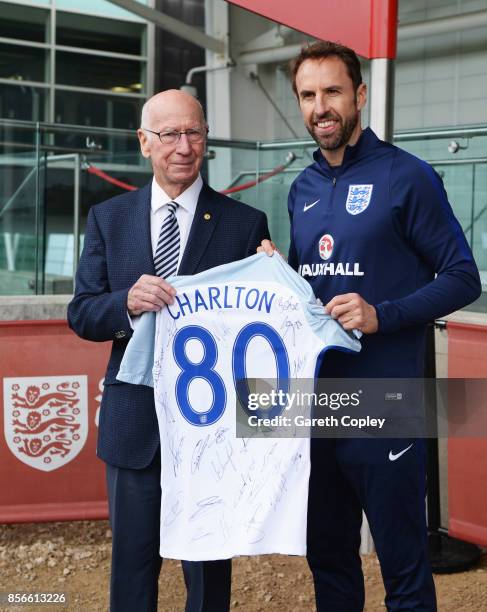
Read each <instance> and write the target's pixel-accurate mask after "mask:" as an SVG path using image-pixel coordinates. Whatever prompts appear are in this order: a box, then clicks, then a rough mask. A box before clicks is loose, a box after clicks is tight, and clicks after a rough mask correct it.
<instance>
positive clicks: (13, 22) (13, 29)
mask: <svg viewBox="0 0 487 612" xmlns="http://www.w3.org/2000/svg"><path fill="white" fill-rule="evenodd" d="M0 13H1V15H2V18H1V19H0V36H3V37H5V38H16V39H19V40H30V41H33V42H46V22H47V15H48V13H47V11H44V10H42V9H35V8H31V7H27V6H18V5H15V4H4V3H3V2H1V3H0Z"/></svg>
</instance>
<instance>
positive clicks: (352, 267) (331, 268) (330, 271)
mask: <svg viewBox="0 0 487 612" xmlns="http://www.w3.org/2000/svg"><path fill="white" fill-rule="evenodd" d="M298 274H301V276H363V275H364V272H363V271H362V270H361V269H360V264H359V263H358V262H355V263H353V264H351V263H349V262H347V263H345V264H344V263H342V262H339V263H337V264H335V263H334V262H332V261H330V262H327V263H317V264H301V265H300V266H299V268H298Z"/></svg>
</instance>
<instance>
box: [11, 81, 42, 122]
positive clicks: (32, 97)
mask: <svg viewBox="0 0 487 612" xmlns="http://www.w3.org/2000/svg"><path fill="white" fill-rule="evenodd" d="M45 99H46V92H45V91H44V90H43V89H40V88H39V89H37V88H35V87H31V86H30V85H21V84H19V85H4V84H2V85H1V86H0V117H2V118H4V119H22V120H24V121H44V119H45V115H44V112H45Z"/></svg>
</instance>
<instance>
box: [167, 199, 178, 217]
mask: <svg viewBox="0 0 487 612" xmlns="http://www.w3.org/2000/svg"><path fill="white" fill-rule="evenodd" d="M178 206H179V204H178V203H177V202H169V204H168V205H167V207H168V209H169V214H171V215H174V213H175V212H176V208H177V207H178Z"/></svg>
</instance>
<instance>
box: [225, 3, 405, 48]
mask: <svg viewBox="0 0 487 612" xmlns="http://www.w3.org/2000/svg"><path fill="white" fill-rule="evenodd" d="M227 1H228V2H231V3H232V4H235V5H237V6H241V7H242V8H244V9H247V10H248V11H251V12H253V13H257V14H259V15H262V16H263V17H267V18H268V19H271V20H272V21H276V22H277V23H281V24H283V25H286V26H288V27H290V28H293V29H295V30H299V31H300V32H304V33H305V34H308V35H309V36H312V37H313V38H317V39H320V40H332V41H335V42H340V43H342V44H344V45H346V46H347V47H351V48H352V49H353V50H354V51H355V52H356V53H357V54H358V55H360V56H362V57H365V58H367V59H375V58H379V57H383V58H389V59H394V58H395V57H396V46H397V45H396V42H397V0H353V2H344V1H343V0H299V1H298V0H278V1H276V0H227Z"/></svg>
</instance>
